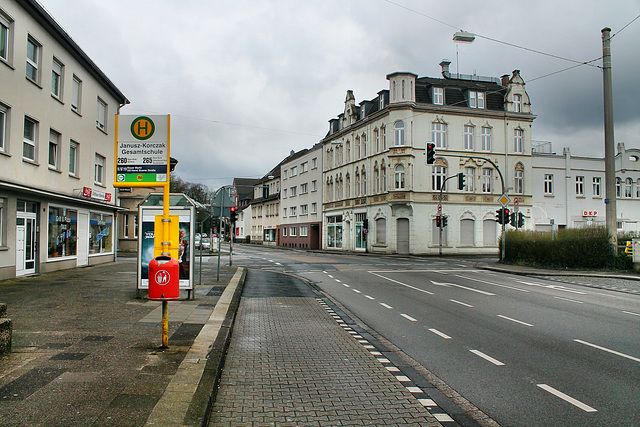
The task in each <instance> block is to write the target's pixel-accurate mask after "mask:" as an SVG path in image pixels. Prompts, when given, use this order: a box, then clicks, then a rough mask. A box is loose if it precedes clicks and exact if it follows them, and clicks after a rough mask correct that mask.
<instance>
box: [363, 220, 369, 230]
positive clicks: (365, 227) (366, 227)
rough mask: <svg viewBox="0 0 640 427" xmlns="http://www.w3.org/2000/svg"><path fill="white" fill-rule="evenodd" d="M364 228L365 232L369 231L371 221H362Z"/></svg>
mask: <svg viewBox="0 0 640 427" xmlns="http://www.w3.org/2000/svg"><path fill="white" fill-rule="evenodd" d="M362 227H363V228H364V229H365V230H368V229H369V220H368V219H366V218H365V219H364V220H363V221H362Z"/></svg>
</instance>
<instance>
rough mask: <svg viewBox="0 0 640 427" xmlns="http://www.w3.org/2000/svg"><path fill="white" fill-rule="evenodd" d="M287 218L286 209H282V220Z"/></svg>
mask: <svg viewBox="0 0 640 427" xmlns="http://www.w3.org/2000/svg"><path fill="white" fill-rule="evenodd" d="M286 217H287V208H282V218H286Z"/></svg>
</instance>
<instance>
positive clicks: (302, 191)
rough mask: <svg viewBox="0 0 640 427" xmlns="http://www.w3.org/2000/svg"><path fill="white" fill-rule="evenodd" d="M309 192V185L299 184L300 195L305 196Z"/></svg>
mask: <svg viewBox="0 0 640 427" xmlns="http://www.w3.org/2000/svg"><path fill="white" fill-rule="evenodd" d="M308 192H309V184H307V183H306V182H305V183H302V184H300V194H307V193H308Z"/></svg>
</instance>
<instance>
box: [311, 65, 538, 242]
mask: <svg viewBox="0 0 640 427" xmlns="http://www.w3.org/2000/svg"><path fill="white" fill-rule="evenodd" d="M440 65H441V67H442V78H430V77H418V76H417V75H416V74H414V73H410V72H396V73H392V74H389V75H388V76H387V80H388V81H389V88H388V89H384V90H381V91H380V92H378V96H377V97H375V98H373V99H371V100H367V101H362V102H360V103H358V104H356V100H355V97H354V95H353V92H352V91H347V96H346V99H345V103H344V112H343V113H341V114H340V115H339V116H338V117H337V118H334V119H331V120H330V121H329V132H328V134H327V136H326V137H325V138H324V139H323V140H322V141H321V142H322V147H323V156H324V158H323V188H324V194H323V232H322V236H323V240H322V246H323V248H325V249H329V250H343V251H368V252H376V253H398V254H437V253H439V251H440V250H442V252H443V253H445V254H446V253H449V254H465V253H467V254H495V253H496V252H497V251H498V239H499V237H500V232H501V226H500V225H499V224H498V223H497V222H496V210H497V209H499V208H500V207H501V205H500V202H499V199H500V198H501V196H502V195H503V194H506V195H507V197H508V198H509V200H510V204H509V207H510V208H512V209H513V208H514V202H515V201H516V199H517V203H518V210H519V211H520V212H522V213H523V214H524V216H525V228H531V227H532V224H529V222H532V221H529V218H531V217H532V214H531V206H532V204H531V199H532V194H531V193H532V183H531V177H532V171H531V165H532V155H531V127H532V123H533V120H534V119H535V116H534V115H533V114H532V113H531V102H530V100H529V96H528V94H527V92H526V91H525V82H524V80H523V79H522V77H521V76H520V72H519V71H518V70H515V71H513V73H512V75H511V76H509V75H504V76H502V78H491V77H481V76H476V75H473V76H471V75H462V74H459V75H458V74H451V73H450V72H449V62H448V61H446V60H445V61H443V62H441V64H440ZM428 142H433V143H434V144H435V147H436V148H435V151H436V156H435V163H434V164H427V161H426V144H427V143H428ZM494 164H495V165H496V166H497V169H496V167H494ZM458 173H463V174H464V177H465V183H464V188H462V189H461V190H459V189H458V179H457V176H456V174H458ZM448 178H449V179H448ZM445 180H446V183H445ZM443 183H444V184H445V185H444V186H442V184H443ZM441 187H442V191H440V190H441ZM439 204H441V206H442V208H441V209H442V213H441V215H443V216H446V217H447V226H446V227H444V228H443V229H442V233H440V230H439V228H438V227H437V226H436V216H437V215H438V205H439Z"/></svg>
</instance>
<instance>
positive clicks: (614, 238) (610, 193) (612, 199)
mask: <svg viewBox="0 0 640 427" xmlns="http://www.w3.org/2000/svg"><path fill="white" fill-rule="evenodd" d="M612 86H613V85H612V82H611V28H609V27H605V28H603V29H602V88H603V95H604V179H605V198H606V199H605V215H606V222H607V231H608V232H609V234H610V236H611V245H612V247H613V251H614V252H613V254H614V255H615V254H616V251H617V247H618V224H617V218H616V217H617V213H616V152H615V140H614V137H613V88H612Z"/></svg>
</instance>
